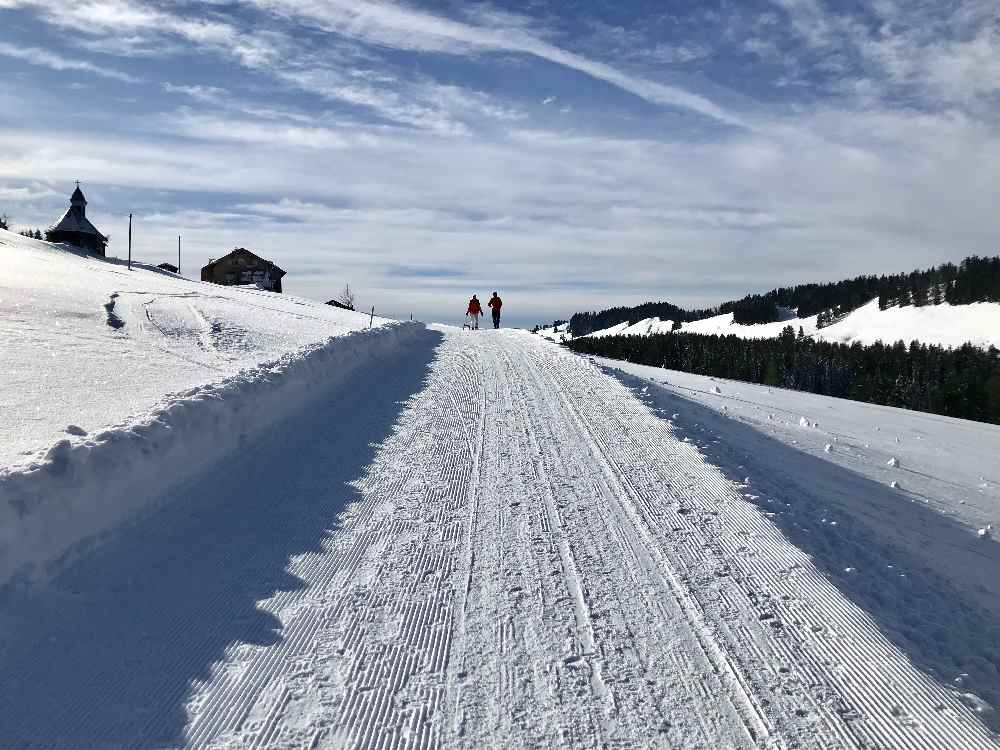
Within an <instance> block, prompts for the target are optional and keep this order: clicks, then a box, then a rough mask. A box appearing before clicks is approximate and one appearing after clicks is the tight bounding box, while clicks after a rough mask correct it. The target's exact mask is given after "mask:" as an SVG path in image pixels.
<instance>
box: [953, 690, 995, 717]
mask: <svg viewBox="0 0 1000 750" xmlns="http://www.w3.org/2000/svg"><path fill="white" fill-rule="evenodd" d="M958 699H959V700H960V701H962V703H964V704H965V705H966V706H968V707H969V708H971V709H972V710H973V711H975V712H976V713H977V714H986V713H990V712H992V711H993V707H992V706H991V705H990V704H989V703H987V702H986V701H984V700H983V699H982V698H980V697H979V696H978V695H974V694H972V693H960V694H959V696H958Z"/></svg>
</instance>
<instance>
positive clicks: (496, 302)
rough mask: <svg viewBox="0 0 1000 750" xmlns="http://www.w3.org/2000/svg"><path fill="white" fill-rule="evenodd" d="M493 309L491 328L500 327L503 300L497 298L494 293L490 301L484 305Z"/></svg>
mask: <svg viewBox="0 0 1000 750" xmlns="http://www.w3.org/2000/svg"><path fill="white" fill-rule="evenodd" d="M486 304H487V305H489V306H490V307H492V308H493V327H494V328H499V327H500V308H501V307H503V300H502V299H500V298H499V297H498V296H497V293H496V292H493V296H492V297H490V301H489V302H487V303H486Z"/></svg>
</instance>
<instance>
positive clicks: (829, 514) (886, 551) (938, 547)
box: [606, 369, 1000, 731]
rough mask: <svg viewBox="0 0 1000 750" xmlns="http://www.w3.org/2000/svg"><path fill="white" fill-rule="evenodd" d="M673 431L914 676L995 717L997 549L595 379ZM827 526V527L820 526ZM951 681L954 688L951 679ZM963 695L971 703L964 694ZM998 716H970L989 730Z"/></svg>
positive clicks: (846, 475) (999, 643)
mask: <svg viewBox="0 0 1000 750" xmlns="http://www.w3.org/2000/svg"><path fill="white" fill-rule="evenodd" d="M606 371H607V372H608V373H609V374H611V375H613V376H615V377H617V378H618V379H619V380H621V381H622V382H624V383H625V384H626V385H628V386H629V387H631V389H632V390H633V392H634V393H635V395H636V396H637V397H639V398H640V399H641V400H642V401H644V402H645V403H646V404H647V405H648V406H649V407H650V408H651V409H652V410H653V412H654V413H656V414H658V415H659V416H661V417H664V418H667V417H669V416H671V415H672V414H674V413H676V414H678V419H675V420H672V421H673V429H674V433H675V434H676V435H677V436H678V438H680V439H684V438H685V437H687V438H689V439H690V440H691V441H692V442H693V443H694V444H695V445H697V446H698V448H699V449H700V451H701V453H702V455H703V456H704V458H705V460H706V461H707V462H709V463H710V464H712V465H713V466H715V467H716V468H718V469H719V470H720V471H721V472H722V473H723V474H724V475H725V476H726V477H727V478H728V479H729V480H730V481H732V482H734V483H737V484H738V483H742V482H743V480H744V478H745V477H748V476H749V477H750V478H751V482H752V486H751V487H750V489H749V491H748V492H747V493H745V495H746V496H747V499H748V501H750V502H753V503H755V504H756V505H758V506H759V507H760V508H761V510H762V511H764V512H766V513H767V514H768V517H769V518H770V520H771V521H772V522H773V523H774V524H775V525H776V526H777V527H778V528H779V529H780V530H781V532H782V533H783V534H784V536H785V537H786V538H787V539H788V540H789V541H790V542H791V543H792V544H794V545H795V546H796V547H798V548H799V549H801V550H802V551H803V552H805V553H806V554H808V555H809V556H810V557H811V558H812V561H813V563H814V564H815V566H816V568H817V569H818V570H819V571H820V572H821V573H823V574H824V575H825V576H826V577H827V579H828V580H830V581H831V582H832V583H833V584H834V585H835V586H836V587H837V588H838V589H839V590H840V591H841V592H842V593H843V594H844V595H845V596H847V597H848V598H849V599H850V600H851V601H852V602H853V603H854V604H855V605H857V606H858V607H860V608H861V609H862V610H864V611H865V612H866V613H867V614H868V615H869V616H870V617H871V619H872V620H873V621H874V622H875V624H876V625H877V626H878V628H879V629H880V631H881V632H882V633H883V634H884V635H885V636H886V637H887V638H888V639H889V640H890V641H891V642H892V643H893V644H894V645H895V646H896V647H897V648H899V649H900V650H901V651H902V652H903V653H904V654H906V656H907V657H908V658H909V659H910V660H911V661H912V662H913V663H914V664H915V665H916V666H918V667H919V668H920V669H922V670H923V671H924V672H925V673H927V674H929V675H930V676H932V677H933V678H934V679H936V680H937V681H938V682H939V683H940V684H942V685H944V686H946V687H948V688H949V689H952V690H954V691H956V692H957V693H958V694H960V696H961V699H962V700H963V701H964V702H966V703H967V705H969V706H970V707H971V708H973V709H976V708H977V707H978V708H983V707H982V706H981V704H979V703H978V701H976V699H975V697H974V696H978V697H979V698H982V699H984V700H986V701H987V702H988V703H989V704H991V705H992V706H994V707H996V708H998V709H1000V616H998V613H1000V544H997V542H996V541H994V540H991V539H978V538H977V537H976V535H975V533H974V532H973V531H972V530H971V529H969V528H968V527H966V526H964V525H962V524H960V523H957V522H956V521H953V520H952V519H950V518H948V517H947V516H945V515H943V514H941V513H939V512H937V511H935V510H932V509H931V508H928V507H927V506H926V505H924V504H923V501H922V500H919V499H915V498H914V497H913V496H911V495H909V494H907V493H906V492H905V491H902V490H898V489H893V488H891V487H888V486H886V485H883V484H879V483H878V482H874V481H872V480H870V479H867V478H866V477H864V476H862V475H860V474H857V473H855V472H852V471H850V470H849V469H847V468H844V467H842V466H838V465H837V464H835V463H832V462H830V461H826V460H823V459H821V458H817V457H815V456H812V455H809V454H808V453H804V452H802V451H800V450H798V449H796V448H794V447H792V446H789V445H786V444H785V443H782V442H780V441H778V440H776V439H774V438H771V437H769V436H768V435H767V434H765V433H764V432H762V431H760V430H759V429H757V428H755V427H753V426H750V425H747V424H744V423H742V422H739V421H737V420H736V419H733V418H730V417H727V416H724V415H722V414H720V413H719V412H717V411H714V410H713V409H710V408H708V407H706V406H703V405H701V404H699V403H697V402H696V401H692V400H690V399H687V398H685V397H683V396H680V395H678V394H676V393H673V392H671V391H668V390H666V389H663V388H659V387H653V388H649V389H648V390H646V392H643V390H642V389H643V388H645V387H646V386H649V385H650V382H649V381H647V380H643V379H642V378H638V377H635V376H632V375H628V374H626V373H623V372H621V371H618V370H613V369H606ZM830 521H836V524H835V525H834V524H831V523H830ZM956 678H958V679H956ZM968 693H972V694H973V696H969V695H963V694H968ZM998 713H1000V712H998V711H990V710H989V709H988V707H987V708H985V710H983V711H982V713H980V718H981V719H982V720H983V722H984V723H985V724H986V725H987V726H989V727H990V728H991V729H993V730H994V731H997V730H1000V716H998Z"/></svg>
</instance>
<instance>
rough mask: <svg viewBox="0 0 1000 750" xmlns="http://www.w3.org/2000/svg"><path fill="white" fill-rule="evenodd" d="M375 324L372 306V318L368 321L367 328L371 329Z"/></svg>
mask: <svg viewBox="0 0 1000 750" xmlns="http://www.w3.org/2000/svg"><path fill="white" fill-rule="evenodd" d="M374 323H375V305H372V316H371V318H369V320H368V327H369V328H371V327H372V325H373V324H374Z"/></svg>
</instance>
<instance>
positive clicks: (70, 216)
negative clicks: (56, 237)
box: [52, 188, 104, 237]
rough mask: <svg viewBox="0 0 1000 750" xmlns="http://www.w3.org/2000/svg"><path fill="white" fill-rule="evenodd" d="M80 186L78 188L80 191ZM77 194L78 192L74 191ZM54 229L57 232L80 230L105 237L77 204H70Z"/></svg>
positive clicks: (81, 232) (80, 231)
mask: <svg viewBox="0 0 1000 750" xmlns="http://www.w3.org/2000/svg"><path fill="white" fill-rule="evenodd" d="M79 190H80V188H77V191H78V192H79ZM74 195H76V193H74ZM52 230H53V231H56V232H79V233H80V234H94V235H97V236H98V237H104V235H103V234H101V233H100V232H99V231H97V227H95V226H94V225H93V224H91V223H90V219H88V218H87V217H86V216H81V215H80V212H79V211H78V210H77V208H76V206H70V208H69V209H68V210H67V211H66V213H65V214H63V217H62V218H61V219H60V220H59V223H57V224H56V225H55V226H54V227H52Z"/></svg>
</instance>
